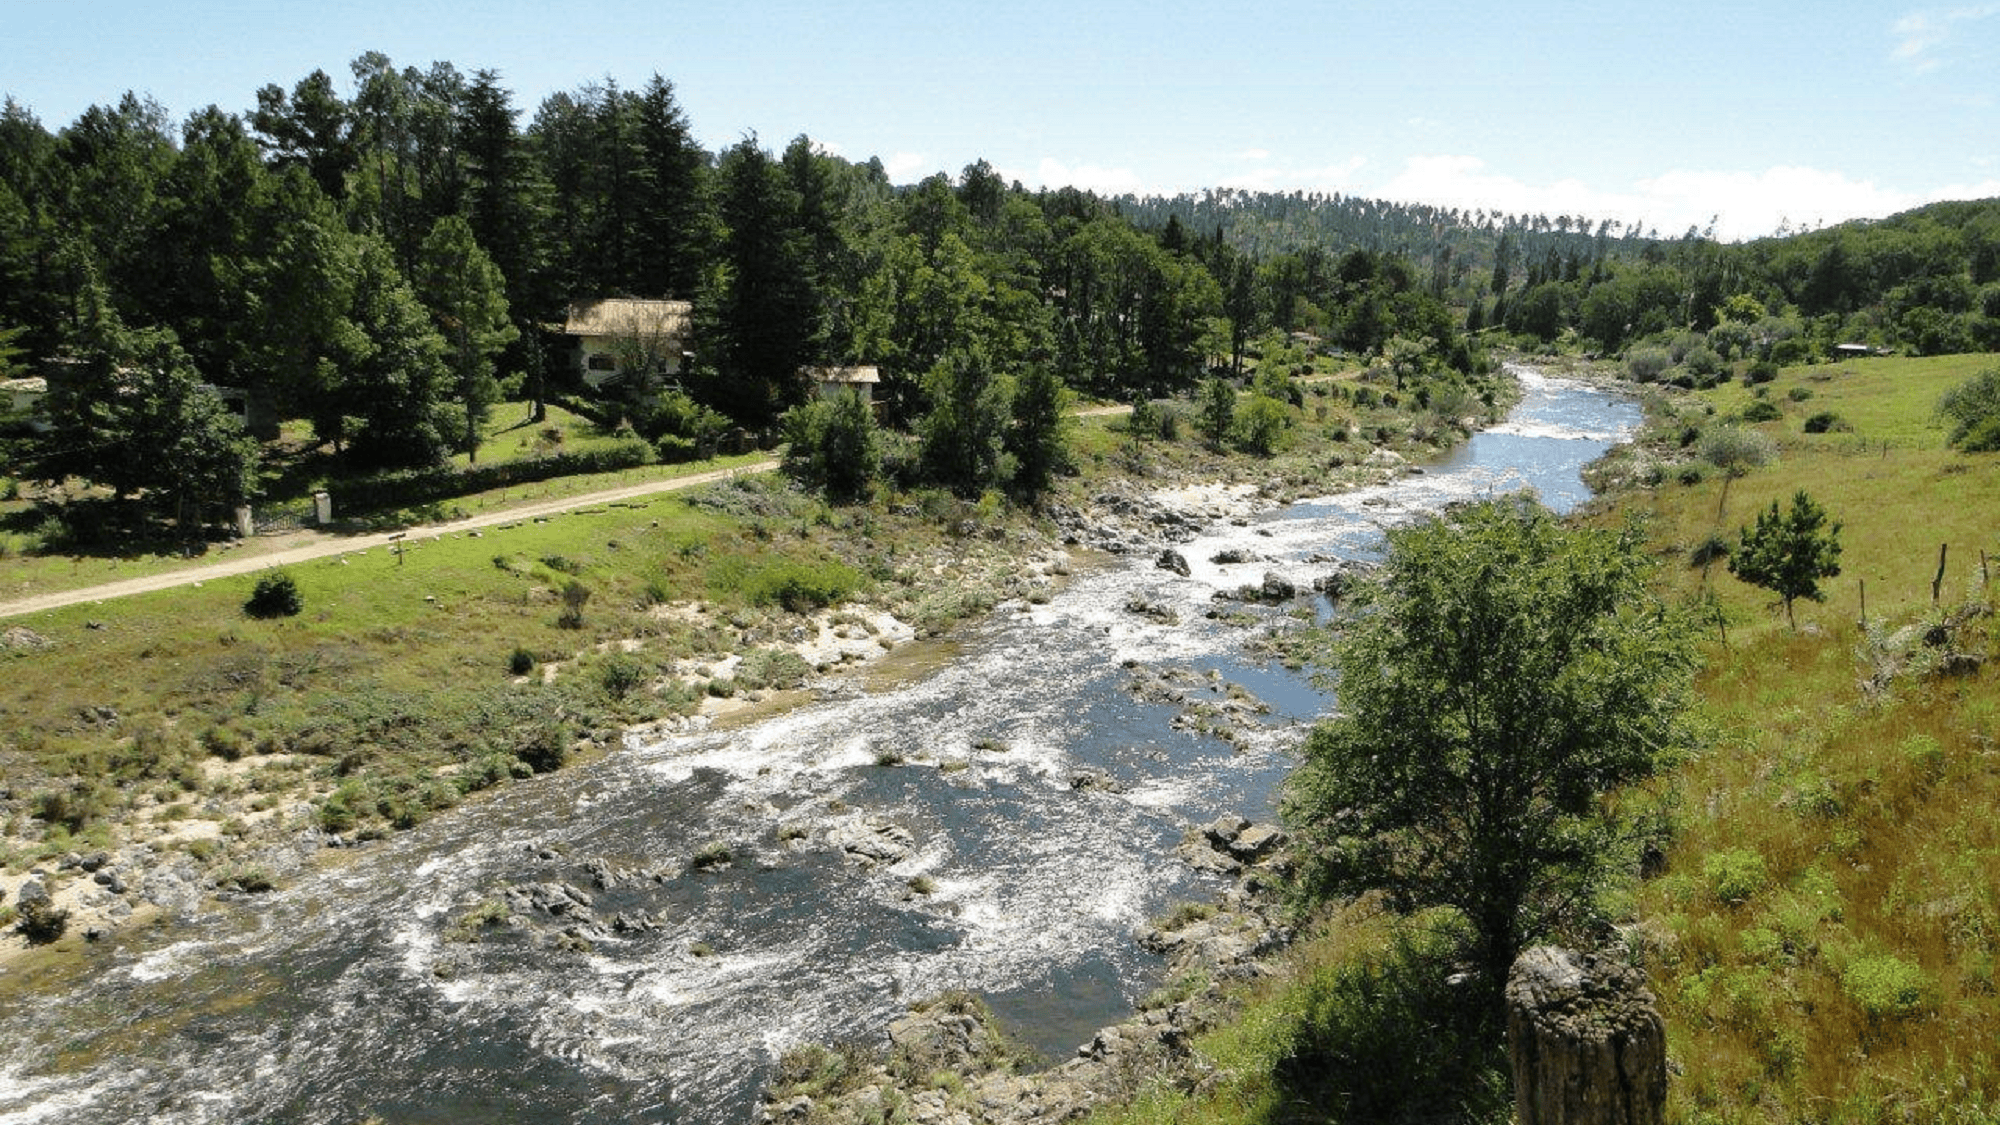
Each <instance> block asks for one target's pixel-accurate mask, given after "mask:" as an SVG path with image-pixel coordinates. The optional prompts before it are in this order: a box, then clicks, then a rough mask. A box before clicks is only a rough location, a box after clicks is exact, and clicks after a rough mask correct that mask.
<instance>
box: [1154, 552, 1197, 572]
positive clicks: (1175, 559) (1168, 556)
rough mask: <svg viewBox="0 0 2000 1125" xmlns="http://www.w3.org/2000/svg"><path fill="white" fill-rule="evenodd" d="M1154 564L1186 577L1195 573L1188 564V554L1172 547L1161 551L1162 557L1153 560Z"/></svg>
mask: <svg viewBox="0 0 2000 1125" xmlns="http://www.w3.org/2000/svg"><path fill="white" fill-rule="evenodd" d="M1153 565H1154V566H1156V567H1158V568H1159V569H1161V570H1171V571H1173V572H1174V573H1175V574H1178V575H1180V576H1181V577H1182V578H1186V577H1187V576H1188V575H1190V574H1193V573H1194V571H1193V569H1192V568H1190V567H1189V566H1188V561H1187V556H1186V555H1183V554H1181V553H1180V552H1179V551H1176V550H1174V549H1173V548H1172V547H1168V548H1167V549H1166V550H1164V551H1161V552H1160V557H1159V558H1158V559H1155V560H1154V561H1153Z"/></svg>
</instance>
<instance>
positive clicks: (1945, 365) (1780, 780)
mask: <svg viewBox="0 0 2000 1125" xmlns="http://www.w3.org/2000/svg"><path fill="white" fill-rule="evenodd" d="M1996 364H2000V357H1995V356H1950V357H1941V358H1936V359H1900V358H1883V359H1868V360H1859V361H1854V362H1849V363H1843V364H1838V365H1827V366H1813V367H1801V368H1793V369H1787V370H1785V371H1783V372H1781V373H1780V375H1779V377H1778V379H1777V380H1776V381H1774V382H1771V383H1768V384H1765V385H1764V386H1762V387H1756V388H1752V387H1746V386H1744V385H1742V384H1740V383H1729V384H1724V385H1722V386H1720V387H1717V388H1714V389H1712V390H1709V391H1705V392H1701V393H1697V394H1685V395H1681V394H1677V395H1675V396H1674V397H1672V398H1663V399H1660V400H1658V401H1656V402H1655V403H1654V404H1653V409H1652V415H1653V423H1652V428H1651V432H1649V434H1648V435H1647V439H1646V440H1645V441H1643V442H1641V443H1640V444H1639V445H1638V446H1637V447H1635V448H1633V449H1631V450H1628V451H1625V452H1623V453H1621V454H1619V455H1618V460H1620V461H1622V462H1624V463H1625V464H1626V466H1627V470H1628V479H1629V478H1636V479H1639V480H1642V481H1645V482H1648V483H1647V484H1646V485H1645V486H1642V487H1637V488H1629V489H1627V490H1624V491H1621V492H1620V493H1618V494H1617V495H1615V496H1612V497H1609V498H1607V499H1605V500H1603V501H1600V502H1599V504H1597V505H1596V506H1595V510H1594V512H1593V513H1592V514H1591V515H1590V516H1589V517H1588V518H1591V519H1594V520H1599V521H1603V522H1609V523H1617V522H1621V521H1624V520H1626V519H1629V518H1634V517H1637V518H1640V519H1642V520H1644V521H1645V526H1646V528H1647V531H1648V536H1649V541H1650V543H1651V546H1652V550H1653V551H1654V552H1655V553H1656V555H1657V557H1658V558H1659V559H1660V562H1661V564H1662V565H1661V568H1660V571H1659V580H1660V581H1661V582H1662V583H1664V584H1665V586H1666V587H1667V588H1668V589H1670V590H1671V591H1673V592H1675V593H1678V594H1680V595H1683V596H1688V597H1697V598H1705V599H1712V604H1713V607H1714V609H1715V613H1714V615H1713V616H1714V618H1715V624H1714V632H1713V633H1711V634H1710V635H1709V636H1708V638H1707V640H1706V642H1705V647H1706V650H1707V651H1706V657H1707V666H1706V670H1705V672H1704V673H1703V674H1702V676H1701V679H1700V683H1699V694H1700V698H1701V707H1702V709H1703V713H1704V714H1703V721H1704V723H1705V725H1706V726H1707V728H1708V729H1709V731H1710V732H1711V737H1710V738H1709V740H1708V745H1707V748H1706V750H1705V751H1704V752H1702V753H1700V754H1698V755H1696V756H1694V757H1693V758H1691V759H1690V760H1687V761H1685V762H1682V763H1681V764H1680V765H1679V766H1678V768H1676V769H1675V770H1673V771H1671V772H1670V773H1669V774H1668V775H1666V776H1664V777H1662V778H1660V779H1658V781H1657V782H1656V784H1654V785H1653V786H1652V787H1651V791H1650V792H1647V793H1643V794H1631V795H1628V797H1627V799H1628V800H1633V801H1637V802H1640V803H1643V804H1644V805H1645V806H1646V807H1664V808H1666V809H1668V810H1670V814H1671V815H1670V820H1671V822H1672V827H1673V842H1672V844H1671V845H1670V846H1669V847H1668V849H1667V852H1666V855H1665V857H1664V863H1663V864H1662V865H1661V869H1660V873H1658V874H1656V875H1654V876H1653V877H1651V878H1649V879H1646V880H1643V881H1642V880H1640V879H1639V878H1637V873H1636V872H1634V877H1633V878H1632V880H1631V882H1630V883H1628V884H1627V885H1625V886H1622V887H1616V888H1611V889H1610V890H1609V892H1608V899H1609V901H1608V904H1607V905H1608V906H1609V909H1610V913H1611V914H1612V915H1613V916H1614V917H1615V918H1617V919H1618V920H1619V923H1620V932H1621V933H1622V934H1623V938H1624V940H1625V942H1626V943H1627V945H1628V946H1629V947H1630V948H1631V949H1632V952H1633V956H1634V957H1636V958H1638V959H1640V960H1641V961H1642V962H1643V963H1644V964H1645V966H1646V967H1647V969H1648V971H1649V972H1650V974H1651V978H1652V982H1653V988H1654V990H1655V992H1656V993H1657V994H1658V995H1659V998H1660V1001H1661V1007H1662V1010H1663V1013H1664V1015H1665V1016H1666V1020H1667V1025H1668V1053H1669V1066H1670V1068H1671V1070H1672V1078H1671V1080H1670V1085H1669V1091H1670V1092H1669V1102H1668V1107H1667V1118H1668V1120H1669V1121H1671V1122H1677V1123H1686V1125H1696V1123H1699V1125H1724V1123H1728V1125H1735V1123H1746V1125H1747V1123H1753V1122H1754V1123H1772V1122H1779V1123H1787V1125H1790V1123H1799V1125H1804V1123H1808V1122H1812V1123H1820V1122H1826V1123H1855V1125H1874V1123H1878V1122H1879V1123H1888V1122H1910V1121H1925V1122H1931V1121H1937V1122H1995V1121H2000V982H1996V979H1995V956H1996V953H2000V875H1996V872H2000V817H1996V815H1995V810H1996V809H2000V747H1996V745H1995V738H1996V735H2000V670H1996V668H1995V667H1994V666H1993V665H1992V664H1991V663H1989V664H1988V665H1987V667H1986V668H1985V669H1983V670H1981V671H1980V672H1978V673H1977V674H1972V675H1956V676H1954V675H1947V674H1943V673H1942V672H1941V671H1940V668H1941V664H1942V662H1941V660H1940V658H1939V654H1940V653H1941V652H1943V651H1944V650H1947V649H1948V650H1952V651H1957V652H1961V653H1970V654H1974V655H1980V656H1985V657H1988V658H1991V657H1993V656H1995V655H2000V654H1996V652H1995V646H1994V641H1993V636H1994V629H1993V626H1992V621H1991V618H1990V617H1989V616H1986V615H1985V614H1984V613H1983V612H1981V610H1982V609H1983V607H1987V606H1990V605H1991V602H1992V597H1993V592H1992V588H1991V586H1990V584H1989V582H1988V578H1989V575H1988V573H1987V572H1986V571H1985V570H1983V569H1982V566H1981V559H1980V552H1981V551H1982V550H1984V551H1985V552H1986V555H1987V557H1988V566H1989V567H1991V568H1997V569H2000V458H1997V457H1995V456H1993V455H1962V454H1958V453H1954V452H1951V451H1949V450H1947V449H1946V448H1945V447H1944V430H1943V428H1942V426H1941V425H1939V423H1938V422H1937V420H1936V418H1935V408H1936V404H1937V400H1938V397H1939V396H1940V395H1942V394H1943V392H1944V391H1945V390H1946V389H1947V388H1949V387H1951V386H1952V385H1954V384H1956V383H1957V382H1960V381H1962V380H1963V379H1965V378H1967V377H1969V376H1971V375H1973V374H1975V373H1977V372H1979V371H1982V370H1985V369H1987V368H1989V367H1992V366H1995V365H1996ZM1758 401H1768V402H1771V403H1773V404H1774V405H1776V406H1777V408H1778V416H1777V417H1776V418H1770V419H1768V420H1766V421H1763V422H1749V423H1746V422H1743V421H1742V415H1743V414H1744V412H1745V411H1746V410H1748V409H1749V408H1750V407H1751V406H1752V405H1753V403H1755V402H1758ZM1823 411H1830V412H1833V413H1834V414H1836V415H1837V416H1838V417H1839V419H1840V420H1842V421H1843V422H1844V423H1845V426H1836V427H1834V428H1833V429H1832V430H1831V431H1830V432H1825V433H1807V432H1805V422H1806V420H1807V419H1809V418H1811V417H1813V416H1814V415H1816V414H1819V413H1821V412H1823ZM1760 413H1765V414H1768V413H1769V412H1768V411H1761V412H1760ZM1753 416H1754V414H1753ZM1727 425H1747V426H1749V427H1750V428H1753V429H1756V430H1758V431H1760V432H1762V433H1763V434H1765V435H1766V436H1768V437H1769V438H1770V439H1772V442H1773V445H1774V447H1775V450H1776V454H1777V455H1776V457H1775V459H1773V460H1772V461H1770V462H1769V463H1768V464H1766V465H1764V466H1763V467H1760V468H1756V469H1753V470H1751V471H1750V472H1748V473H1747V474H1745V475H1743V476H1741V477H1738V478H1736V479H1733V480H1732V479H1727V478H1726V477H1725V475H1724V474H1723V473H1722V472H1720V471H1719V470H1717V469H1716V468H1715V467H1714V466H1713V465H1706V464H1704V463H1702V462H1701V461H1700V460H1699V458H1698V457H1697V456H1696V451H1697V450H1698V449H1699V448H1700V441H1699V433H1698V432H1697V433H1690V428H1692V429H1693V430H1695V431H1700V430H1703V429H1706V428H1708V427H1713V426H1727ZM1846 427H1851V429H1848V428H1846ZM1725 482H1726V492H1725ZM1801 488H1803V489H1805V490H1806V491H1807V492H1808V493H1809V494H1811V495H1812V496H1813V497H1814V498H1815V499H1817V500H1818V501H1820V502H1821V503H1822V504H1823V505H1824V506H1825V507H1826V508H1827V509H1828V511H1829V513H1830V515H1831V517H1832V518H1833V519H1834V520H1838V521H1840V522H1841V524H1842V528H1841V532H1840V542H1841V544H1842V548H1843V553H1842V555H1841V564H1842V572H1841V574H1840V576H1839V577H1837V578H1834V579H1832V580H1830V581H1828V582H1826V583H1825V584H1824V589H1825V592H1826V595H1827V599H1826V601H1825V602H1824V603H1815V602H1810V601H1800V602H1799V603H1798V604H1797V605H1796V606H1795V609H1796V611H1797V615H1798V628H1797V630H1796V631H1795V630H1793V629H1791V628H1788V627H1787V624H1786V620H1785V614H1784V611H1783V609H1782V607H1781V604H1780V603H1779V601H1778V600H1777V598H1776V597H1775V596H1774V595H1772V594H1770V593H1769V592H1768V591H1765V590H1762V589H1759V588H1756V587H1752V586H1750V585H1748V584H1746V583H1744V582H1741V581H1739V580H1737V579H1735V578H1734V577H1732V576H1731V575H1730V573H1729V571H1728V567H1727V561H1726V559H1724V558H1714V557H1710V558H1708V560H1707V561H1708V565H1707V567H1706V569H1704V567H1703V565H1702V559H1703V557H1704V554H1705V553H1704V552H1702V551H1700V550H1699V548H1701V547H1702V545H1703V544H1704V543H1706V542H1707V541H1708V540H1710V539H1711V537H1720V538H1722V539H1723V540H1725V541H1726V542H1728V543H1730V544H1734V543H1735V541H1736V536H1737V533H1738V530H1739V529H1740V528H1741V527H1743V526H1745V525H1747V524H1749V523H1751V522H1752V521H1753V520H1754V518H1755V515H1756V513H1757V512H1758V511H1759V510H1761V509H1764V508H1766V507H1768V506H1769V505H1770V503H1771V502H1772V501H1774V500H1776V501H1779V502H1780V504H1781V506H1782V505H1784V504H1788V503H1789V502H1790V498H1791V497H1792V495H1793V494H1794V493H1795V492H1796V491H1798V490H1799V489H1801ZM1940 545H1946V546H1948V552H1947V558H1946V563H1947V565H1946V568H1945V574H1944V578H1943V580H1942V582H1941V583H1940V586H1939V593H1940V596H1939V599H1938V602H1937V604H1935V605H1933V602H1932V598H1931V588H1932V582H1933V579H1934V578H1935V577H1936V575H1937V567H1938V550H1939V547H1940ZM1864 580H1865V581H1866V584H1867V599H1868V619H1867V624H1866V626H1864V625H1863V624H1862V621H1861V596H1860V593H1861V583H1862V582H1863V581H1864ZM1940 623H1944V624H1950V625H1952V626H1953V628H1952V629H1951V636H1950V638H1949V640H1948V641H1946V643H1945V644H1943V645H1941V646H1938V647H1932V646H1928V645H1926V644H1925V643H1924V638H1923V634H1924V632H1925V631H1926V630H1927V628H1928V627H1930V626H1934V625H1938V624H1940ZM1725 637H1726V640H1725ZM1424 931H1425V927H1424V926H1422V925H1417V926H1409V925H1407V924H1404V925H1397V924H1393V923H1392V921H1391V919H1390V918H1389V917H1388V916H1386V915H1384V914H1382V913H1379V912H1375V911H1372V910H1371V909H1370V908H1369V904H1367V903H1366V902H1363V903H1356V904H1349V905H1348V906H1346V907H1344V908H1342V909H1341V910H1339V911H1338V912H1336V913H1335V914H1333V915H1332V916H1330V917H1323V918H1321V919H1319V920H1317V921H1316V922H1315V923H1314V924H1313V925H1312V926H1311V927H1310V928H1309V929H1308V930H1307V933H1306V936H1305V937H1304V939H1303V940H1301V941H1300V942H1299V943H1298V944H1296V945H1295V946H1294V947H1293V948H1292V949H1291V950H1290V951H1289V953H1288V955H1287V961H1286V963H1285V965H1284V967H1283V968H1282V970H1281V971H1280V972H1279V973H1278V974H1276V975H1274V976H1272V977H1269V978H1266V979H1264V980H1261V981H1257V982H1253V983H1250V984H1247V985H1245V986H1242V987H1241V988H1240V989H1239V990H1238V991H1237V992H1236V993H1235V994H1234V996H1233V999H1232V1010H1231V1012H1230V1014H1229V1015H1228V1016H1227V1017H1226V1018H1225V1019H1224V1020H1223V1021H1222V1022H1221V1023H1220V1024H1219V1025H1218V1026H1217V1027H1216V1028H1215V1029H1214V1030H1213V1031H1211V1032H1209V1033H1207V1034H1205V1035H1204V1036H1202V1037H1200V1038H1199V1039H1198V1040H1197V1041H1196V1042H1195V1044H1194V1046H1195V1049H1196V1050H1197V1051H1198V1052H1199V1053H1200V1054H1201V1056H1202V1057H1203V1058H1205V1059H1206V1060H1207V1061H1208V1062H1209V1063H1211V1064H1213V1067H1214V1069H1213V1071H1212V1072H1210V1077H1208V1078H1207V1079H1205V1080H1203V1081H1201V1082H1199V1083H1195V1084H1193V1086H1192V1089H1187V1088H1184V1087H1172V1088H1152V1089H1148V1090H1144V1091H1141V1092H1139V1093H1137V1094H1135V1096H1134V1097H1133V1098H1132V1099H1131V1100H1129V1101H1128V1102H1127V1103H1126V1104H1124V1105H1121V1106H1118V1107H1115V1108H1106V1109H1101V1110H1099V1111H1098V1112H1097V1113H1096V1114H1095V1115H1094V1116H1093V1117H1092V1118H1091V1120H1092V1121H1094V1122H1099V1123H1103V1125H1156V1123H1162V1122H1175V1123H1194V1122H1201V1123H1204V1125H1207V1123H1216V1125H1278V1123H1289V1122H1308V1121H1312V1122H1318V1121H1328V1120H1334V1121H1341V1120H1355V1121H1361V1120H1366V1121H1377V1120H1431V1119H1433V1116H1434V1115H1437V1114H1443V1115H1444V1116H1445V1117H1447V1118H1456V1117H1458V1116H1460V1115H1463V1116H1466V1117H1470V1118H1472V1119H1481V1120H1494V1119H1501V1120H1504V1119H1506V1118H1507V1116H1508V1113H1509V1111H1510V1110H1511V1105H1510V1104H1509V1103H1508V1102H1507V1101H1506V1099H1505V1097H1504V1095H1503V1094H1501V1093H1500V1092H1499V1091H1497V1090H1496V1089H1495V1088H1494V1083H1495V1082H1496V1081H1498V1071H1497V1070H1496V1069H1495V1068H1493V1067H1492V1066H1491V1065H1489V1066H1487V1067H1486V1068H1484V1069H1482V1068H1481V1067H1480V1066H1478V1065H1473V1066H1469V1067H1465V1068H1463V1069H1459V1070H1453V1069H1452V1067H1453V1064H1454V1060H1453V1059H1452V1058H1450V1057H1448V1056H1444V1057H1441V1055H1440V1051H1439V1049H1438V1048H1437V1047H1436V1046H1435V1045H1434V1044H1433V1043H1432V1042H1431V1040H1433V1039H1436V1038H1438V1036H1437V1034H1436V1032H1437V1031H1438V1029H1440V1028H1443V1027H1448V1026H1450V1024H1451V1022H1452V1021H1451V1020H1450V1019H1448V1018H1447V1019H1438V1018H1434V1017H1436V1015H1437V1011H1438V1010H1437V1009H1435V1008H1432V1007H1430V1005H1434V1004H1437V1003H1438V1002H1439V994H1440V992H1441V991H1443V990H1441V989H1440V987H1439V986H1438V985H1437V984H1436V983H1435V980H1434V979H1432V978H1435V977H1438V976H1442V972H1441V971H1439V970H1437V969H1436V967H1435V966H1432V967H1431V968H1430V969H1429V970H1428V972H1429V974H1430V976H1428V977H1426V976H1424V975H1422V974H1423V973H1424V972H1425V971H1426V970H1425V969H1424V966H1423V951H1422V949H1421V948H1420V947H1419V948H1416V949H1414V950H1413V949H1412V948H1411V947H1410V946H1408V945H1407V944H1405V945H1401V946H1399V945H1398V943H1397V941H1396V935H1398V934H1402V935H1408V934H1411V933H1416V934H1419V935H1421V934H1422V933H1423V932H1424ZM1432 932H1435V930H1433V931H1432ZM1419 942H1421V938H1419ZM1399 949H1400V950H1401V952H1397V951H1398V950H1399ZM1412 967H1415V969H1416V970H1417V972H1416V973H1415V974H1412V973H1411V972H1410V971H1409V970H1410V969H1411V968H1412ZM1427 1013H1428V1014H1427ZM1481 1053H1485V1054H1486V1057H1487V1059H1488V1060H1490V1061H1492V1062H1497V1059H1495V1057H1494V1056H1493V1055H1492V1054H1491V1053H1490V1048H1489V1049H1488V1050H1487V1051H1485V1052H1482V1051H1481V1050H1479V1049H1474V1050H1472V1051H1470V1052H1468V1054H1470V1055H1478V1054H1481ZM1385 1085H1388V1086H1393V1087H1396V1088H1395V1089H1389V1090H1384V1089H1382V1088H1381V1087H1382V1086H1385ZM1384 1094H1387V1095H1389V1096H1388V1097H1386V1098H1383V1097H1382V1095H1384ZM1404 1094H1411V1095H1414V1096H1413V1097H1410V1098H1407V1099H1405V1098H1403V1097H1402V1095H1404ZM1377 1099H1380V1100H1377ZM1343 1106H1344V1107H1345V1108H1342V1107H1343Z"/></svg>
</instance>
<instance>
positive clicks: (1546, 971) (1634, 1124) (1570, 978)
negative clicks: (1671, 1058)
mask: <svg viewBox="0 0 2000 1125" xmlns="http://www.w3.org/2000/svg"><path fill="white" fill-rule="evenodd" d="M1507 1051H1508V1054H1509V1055H1510V1056H1511V1058H1512V1060H1513V1070H1514V1120H1515V1122H1516V1125H1659V1123H1660V1121H1661V1119H1662V1116H1663V1112H1664V1108H1665V1105H1666V1100H1667V1028H1666V1024H1665V1022H1664V1021H1662V1020H1661V1019H1660V1011H1659V1007H1658V1003H1657V1001H1656V1000H1655V999H1654V998H1653V993H1652V991H1651V990H1650V989H1648V988H1647V987H1646V974H1645V973H1644V972H1643V971H1641V970H1639V969H1636V968H1633V967H1632V966H1630V965H1626V964H1622V963H1620V962H1618V961H1615V960H1613V959H1611V958H1609V957H1602V956H1599V955H1597V954H1594V953H1577V952H1574V951H1572V950H1568V949H1558V948H1556V947H1555V946H1548V945H1544V946H1537V947H1535V948H1533V949H1530V950H1528V951H1527V952H1525V953H1523V954H1521V956H1520V957H1518V958H1516V959H1515V961H1514V968H1513V971H1512V972H1510V973H1508V974H1507Z"/></svg>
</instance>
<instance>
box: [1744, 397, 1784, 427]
mask: <svg viewBox="0 0 2000 1125" xmlns="http://www.w3.org/2000/svg"><path fill="white" fill-rule="evenodd" d="M1784 416H1785V412H1784V411H1782V410H1780V409H1778V404H1777V403H1775V402H1772V401H1771V400H1770V399H1766V398H1760V399H1757V400H1756V401H1754V402H1752V403H1751V404H1750V405H1748V406H1746V407H1744V408H1743V420H1744V421H1745V422H1775V421H1777V420H1778V419H1780V418H1782V417H1784Z"/></svg>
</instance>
